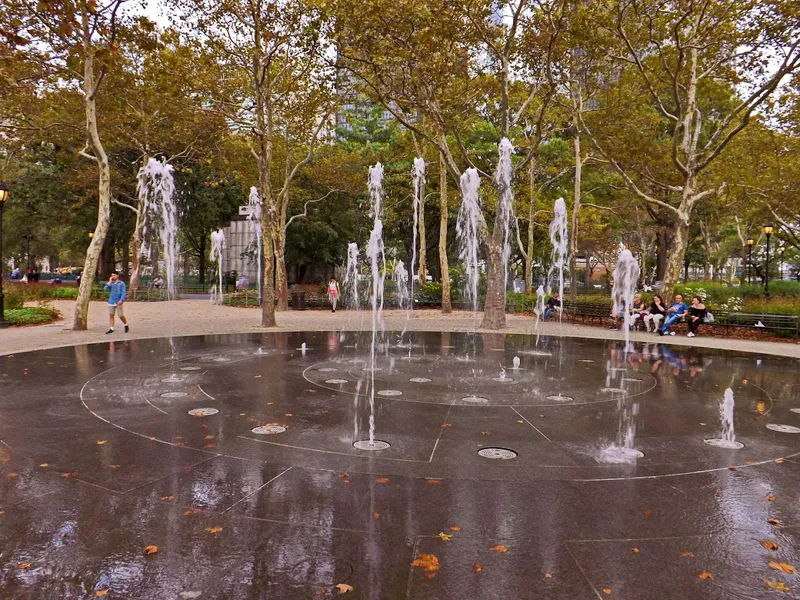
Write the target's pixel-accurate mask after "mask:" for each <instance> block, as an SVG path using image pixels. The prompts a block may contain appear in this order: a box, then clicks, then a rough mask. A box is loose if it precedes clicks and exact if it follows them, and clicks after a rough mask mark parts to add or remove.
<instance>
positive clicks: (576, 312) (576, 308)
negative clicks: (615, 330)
mask: <svg viewBox="0 0 800 600" xmlns="http://www.w3.org/2000/svg"><path fill="white" fill-rule="evenodd" d="M562 316H563V317H564V318H565V319H567V320H570V319H571V320H573V321H574V320H575V318H576V317H581V318H586V319H590V320H592V321H594V320H598V321H602V320H603V319H609V318H610V317H611V302H608V303H606V302H572V301H571V300H564V301H563V302H562Z"/></svg>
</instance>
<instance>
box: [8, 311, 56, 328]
mask: <svg viewBox="0 0 800 600" xmlns="http://www.w3.org/2000/svg"><path fill="white" fill-rule="evenodd" d="M3 315H4V316H5V319H6V321H8V322H9V323H10V324H11V325H40V324H42V323H50V322H51V321H55V320H56V319H58V318H59V317H61V313H59V312H58V311H57V310H56V309H55V308H50V307H49V306H35V307H34V306H30V307H27V308H14V309H11V310H5V311H4V312H3Z"/></svg>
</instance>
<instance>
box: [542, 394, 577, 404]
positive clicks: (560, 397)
mask: <svg viewBox="0 0 800 600" xmlns="http://www.w3.org/2000/svg"><path fill="white" fill-rule="evenodd" d="M546 400H550V402H572V401H573V400H575V398H573V397H572V396H564V395H563V394H556V395H555V396H547V398H546Z"/></svg>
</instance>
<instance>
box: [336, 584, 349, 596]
mask: <svg viewBox="0 0 800 600" xmlns="http://www.w3.org/2000/svg"><path fill="white" fill-rule="evenodd" d="M336 589H337V590H339V595H340V596H341V595H342V594H346V593H347V592H352V591H353V586H352V585H347V584H346V583H337V584H336Z"/></svg>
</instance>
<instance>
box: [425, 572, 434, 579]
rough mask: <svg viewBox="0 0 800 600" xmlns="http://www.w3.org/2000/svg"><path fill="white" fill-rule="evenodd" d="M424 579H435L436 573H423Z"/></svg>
mask: <svg viewBox="0 0 800 600" xmlns="http://www.w3.org/2000/svg"><path fill="white" fill-rule="evenodd" d="M425 579H436V573H435V572H434V573H425Z"/></svg>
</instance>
